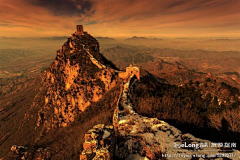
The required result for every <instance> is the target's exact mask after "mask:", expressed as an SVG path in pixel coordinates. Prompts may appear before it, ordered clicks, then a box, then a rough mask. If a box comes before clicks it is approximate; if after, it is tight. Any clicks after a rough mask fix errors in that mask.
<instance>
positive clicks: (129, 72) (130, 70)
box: [118, 64, 140, 80]
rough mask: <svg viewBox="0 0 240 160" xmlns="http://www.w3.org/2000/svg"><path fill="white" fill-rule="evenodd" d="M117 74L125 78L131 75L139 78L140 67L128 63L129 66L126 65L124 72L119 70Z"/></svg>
mask: <svg viewBox="0 0 240 160" xmlns="http://www.w3.org/2000/svg"><path fill="white" fill-rule="evenodd" d="M118 75H119V77H120V78H122V79H127V78H128V77H130V76H131V75H135V76H136V77H137V79H138V80H140V69H139V68H138V67H136V66H132V65H131V64H130V65H129V67H126V72H120V73H119V74H118Z"/></svg>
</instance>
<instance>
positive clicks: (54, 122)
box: [38, 32, 117, 129]
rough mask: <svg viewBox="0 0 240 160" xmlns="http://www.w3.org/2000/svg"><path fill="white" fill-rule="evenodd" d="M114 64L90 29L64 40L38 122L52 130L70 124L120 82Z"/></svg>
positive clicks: (48, 74) (49, 73) (47, 76)
mask: <svg viewBox="0 0 240 160" xmlns="http://www.w3.org/2000/svg"><path fill="white" fill-rule="evenodd" d="M112 68H114V66H113V65H112V64H111V63H110V62H109V61H107V60H106V59H105V58H104V57H103V56H102V55H101V54H100V53H99V43H98V41H97V40H96V39H95V38H93V37H92V36H91V35H89V34H88V33H87V32H84V34H81V35H78V34H73V35H72V37H70V38H68V40H67V41H66V42H65V43H64V45H63V46H62V47H61V49H60V50H58V51H57V56H56V59H55V60H54V62H53V63H52V65H51V66H50V68H49V69H48V70H46V71H45V77H44V85H45V86H46V88H47V91H46V95H45V105H44V106H43V108H42V110H41V111H40V112H39V122H38V125H41V124H43V125H44V126H46V128H48V129H50V128H51V127H54V126H63V127H65V126H67V125H68V124H69V123H71V122H73V121H74V118H75V116H76V115H77V114H79V113H81V112H83V111H84V110H85V109H86V108H87V107H88V106H89V105H90V104H91V103H93V102H97V101H98V100H99V99H101V98H102V95H103V94H104V93H105V92H107V91H109V90H110V89H111V88H113V87H114V86H115V84H116V79H117V74H116V73H115V72H114V70H113V69H112Z"/></svg>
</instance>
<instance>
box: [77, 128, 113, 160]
mask: <svg viewBox="0 0 240 160" xmlns="http://www.w3.org/2000/svg"><path fill="white" fill-rule="evenodd" d="M114 146H115V135H114V129H113V126H112V125H107V126H106V125H104V124H98V125H96V126H94V127H93V128H92V129H90V130H89V131H88V132H87V133H86V134H85V142H84V143H83V149H84V150H83V151H82V153H81V155H80V160H91V159H94V160H97V159H105V160H110V159H113V156H114V154H113V153H114V148H115V147H114Z"/></svg>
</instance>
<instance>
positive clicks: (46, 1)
mask: <svg viewBox="0 0 240 160" xmlns="http://www.w3.org/2000/svg"><path fill="white" fill-rule="evenodd" d="M29 2H30V3H31V4H33V5H37V6H40V7H43V8H46V9H48V10H49V11H51V12H52V14H54V15H67V16H73V15H81V14H86V13H89V12H90V11H91V9H92V7H93V4H92V2H90V1H87V0H30V1H29Z"/></svg>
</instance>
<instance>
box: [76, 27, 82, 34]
mask: <svg viewBox="0 0 240 160" xmlns="http://www.w3.org/2000/svg"><path fill="white" fill-rule="evenodd" d="M76 35H83V26H82V25H77V31H76Z"/></svg>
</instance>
